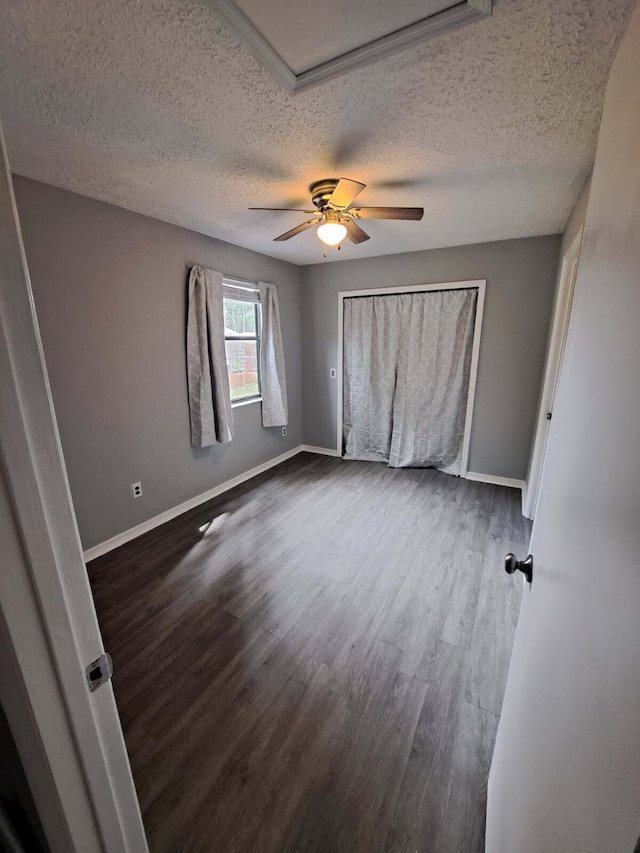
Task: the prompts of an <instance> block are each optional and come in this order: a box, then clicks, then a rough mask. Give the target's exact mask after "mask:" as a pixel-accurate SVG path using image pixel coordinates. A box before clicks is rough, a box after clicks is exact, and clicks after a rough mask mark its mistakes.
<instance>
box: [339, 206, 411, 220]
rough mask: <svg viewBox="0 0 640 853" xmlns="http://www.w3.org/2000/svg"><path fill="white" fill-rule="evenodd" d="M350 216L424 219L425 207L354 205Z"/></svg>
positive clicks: (357, 217)
mask: <svg viewBox="0 0 640 853" xmlns="http://www.w3.org/2000/svg"><path fill="white" fill-rule="evenodd" d="M347 213H348V214H349V216H355V218H356V219H415V220H418V219H422V217H423V215H424V207H352V208H351V210H348V211H347Z"/></svg>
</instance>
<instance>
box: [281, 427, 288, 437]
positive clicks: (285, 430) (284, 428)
mask: <svg viewBox="0 0 640 853" xmlns="http://www.w3.org/2000/svg"><path fill="white" fill-rule="evenodd" d="M286 434H287V428H286V427H282V435H283V436H284V435H286Z"/></svg>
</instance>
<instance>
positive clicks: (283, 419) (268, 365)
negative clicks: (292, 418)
mask: <svg viewBox="0 0 640 853" xmlns="http://www.w3.org/2000/svg"><path fill="white" fill-rule="evenodd" d="M258 290H259V291H260V312H261V317H262V332H261V335H260V390H261V395H262V426H265V427H274V426H286V425H287V423H288V406H287V381H286V378H285V374H284V350H283V348H282V331H281V329H280V309H279V307H278V291H277V290H276V286H275V284H268V283H267V282H264V281H261V282H259V283H258Z"/></svg>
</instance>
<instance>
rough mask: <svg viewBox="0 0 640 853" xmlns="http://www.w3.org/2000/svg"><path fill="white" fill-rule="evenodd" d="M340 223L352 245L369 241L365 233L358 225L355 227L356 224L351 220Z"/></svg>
mask: <svg viewBox="0 0 640 853" xmlns="http://www.w3.org/2000/svg"><path fill="white" fill-rule="evenodd" d="M341 221H342V224H343V225H344V226H345V228H346V229H347V237H348V238H349V239H350V240H351V242H352V243H364V241H365V240H368V239H369V235H368V234H367V232H366V231H363V230H362V228H361V227H360V226H359V225H356V223H355V222H353V221H352V220H351V219H343V220H341Z"/></svg>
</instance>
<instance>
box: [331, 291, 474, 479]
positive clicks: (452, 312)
mask: <svg viewBox="0 0 640 853" xmlns="http://www.w3.org/2000/svg"><path fill="white" fill-rule="evenodd" d="M476 301H477V290H476V289H475V288H474V289H468V290H467V289H465V290H436V291H427V292H424V293H401V294H393V295H388V296H361V297H354V298H351V299H345V300H344V399H343V429H344V441H345V456H346V457H347V458H349V459H363V460H369V461H379V462H386V463H387V464H388V465H389V466H390V467H393V468H403V467H420V468H423V467H424V468H427V467H433V468H439V469H440V470H442V471H446V472H447V473H450V474H459V473H460V470H461V454H462V443H463V438H464V425H465V417H466V408H467V397H468V391H469V376H470V371H471V355H472V348H473V333H474V325H475V309H476Z"/></svg>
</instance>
